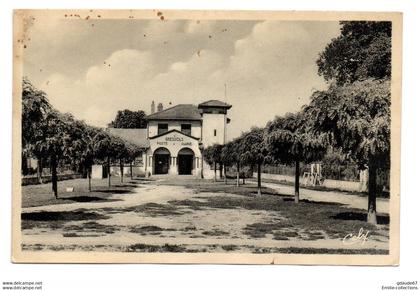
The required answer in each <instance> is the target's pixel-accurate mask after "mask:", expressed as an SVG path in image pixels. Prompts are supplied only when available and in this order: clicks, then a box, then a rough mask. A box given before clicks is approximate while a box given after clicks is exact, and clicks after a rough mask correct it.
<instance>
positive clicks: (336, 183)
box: [253, 172, 362, 191]
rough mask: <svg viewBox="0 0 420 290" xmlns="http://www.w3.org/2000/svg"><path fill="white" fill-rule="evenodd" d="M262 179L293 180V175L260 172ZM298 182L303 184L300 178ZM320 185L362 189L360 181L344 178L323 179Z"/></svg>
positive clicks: (255, 174) (332, 187)
mask: <svg viewBox="0 0 420 290" xmlns="http://www.w3.org/2000/svg"><path fill="white" fill-rule="evenodd" d="M253 177H254V178H257V173H256V172H254V174H253ZM261 178H262V179H271V180H277V181H282V182H292V183H293V182H295V177H294V176H289V175H281V174H270V173H261ZM300 184H301V185H304V180H303V179H302V177H301V178H300ZM322 187H325V188H329V189H338V190H343V191H362V187H361V183H360V182H356V181H345V180H333V179H325V180H324V183H323V184H322Z"/></svg>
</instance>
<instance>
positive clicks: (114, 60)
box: [23, 17, 339, 139]
mask: <svg viewBox="0 0 420 290" xmlns="http://www.w3.org/2000/svg"><path fill="white" fill-rule="evenodd" d="M28 27H29V28H28V30H27V38H28V42H27V45H26V48H25V49H24V63H23V73H24V75H25V76H26V77H28V78H29V80H30V81H31V82H32V83H33V84H34V85H35V86H36V87H37V88H39V89H42V90H44V91H45V92H46V93H47V95H48V99H49V100H50V102H51V104H52V105H53V106H54V107H55V108H57V109H58V110H60V111H61V112H63V113H64V112H69V113H72V114H73V115H74V116H75V117H76V118H78V119H82V120H85V121H86V123H88V124H91V125H94V126H100V127H105V126H106V125H107V124H108V123H110V122H111V121H112V120H113V119H114V118H115V115H116V113H117V111H118V110H123V109H130V110H144V111H145V112H146V113H147V114H149V113H150V105H151V102H152V101H154V102H155V103H156V104H158V103H162V104H163V106H164V108H168V107H169V106H171V105H170V104H172V105H176V104H199V103H201V102H203V101H206V100H210V99H218V100H221V101H225V102H227V103H229V104H231V105H232V108H231V110H230V111H229V113H228V117H229V118H230V119H231V123H230V124H229V125H228V139H231V138H234V137H237V136H239V135H240V134H241V132H245V131H247V130H249V129H250V128H251V127H252V126H264V125H265V124H266V123H267V122H268V121H270V120H272V119H273V118H274V117H275V116H276V115H279V116H281V115H284V114H285V113H287V112H296V111H298V110H299V109H300V108H301V107H302V105H304V104H307V103H308V102H309V99H310V96H311V94H312V92H313V91H315V90H319V89H323V88H325V87H326V83H325V81H324V80H323V78H322V77H320V76H318V74H317V66H316V59H317V58H318V55H319V53H320V52H321V51H322V50H323V49H324V48H325V46H326V45H327V44H328V43H329V42H330V41H331V39H332V38H334V37H336V36H338V35H339V24H338V22H335V21H328V22H327V21H312V22H310V21H249V20H226V21H221V20H199V19H198V20H164V21H162V20H159V19H149V20H138V19H101V20H99V19H89V20H80V19H63V18H57V19H54V18H50V17H44V18H43V17H37V19H36V20H35V21H33V22H32V23H30V25H29V26H28ZM225 84H226V95H225Z"/></svg>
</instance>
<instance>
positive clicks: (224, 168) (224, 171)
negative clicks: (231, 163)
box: [223, 164, 227, 184]
mask: <svg viewBox="0 0 420 290" xmlns="http://www.w3.org/2000/svg"><path fill="white" fill-rule="evenodd" d="M223 174H224V177H225V184H227V176H226V164H225V165H223Z"/></svg>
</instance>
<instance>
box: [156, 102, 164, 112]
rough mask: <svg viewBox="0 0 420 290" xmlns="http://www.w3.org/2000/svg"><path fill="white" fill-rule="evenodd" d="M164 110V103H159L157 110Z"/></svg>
mask: <svg viewBox="0 0 420 290" xmlns="http://www.w3.org/2000/svg"><path fill="white" fill-rule="evenodd" d="M162 110H163V105H162V103H159V104H158V106H157V111H158V112H160V111H162Z"/></svg>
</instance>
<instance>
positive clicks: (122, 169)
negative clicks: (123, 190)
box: [120, 159, 124, 183]
mask: <svg viewBox="0 0 420 290" xmlns="http://www.w3.org/2000/svg"><path fill="white" fill-rule="evenodd" d="M120 175H121V176H120V182H121V183H123V182H124V163H123V162H122V160H121V159H120Z"/></svg>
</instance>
